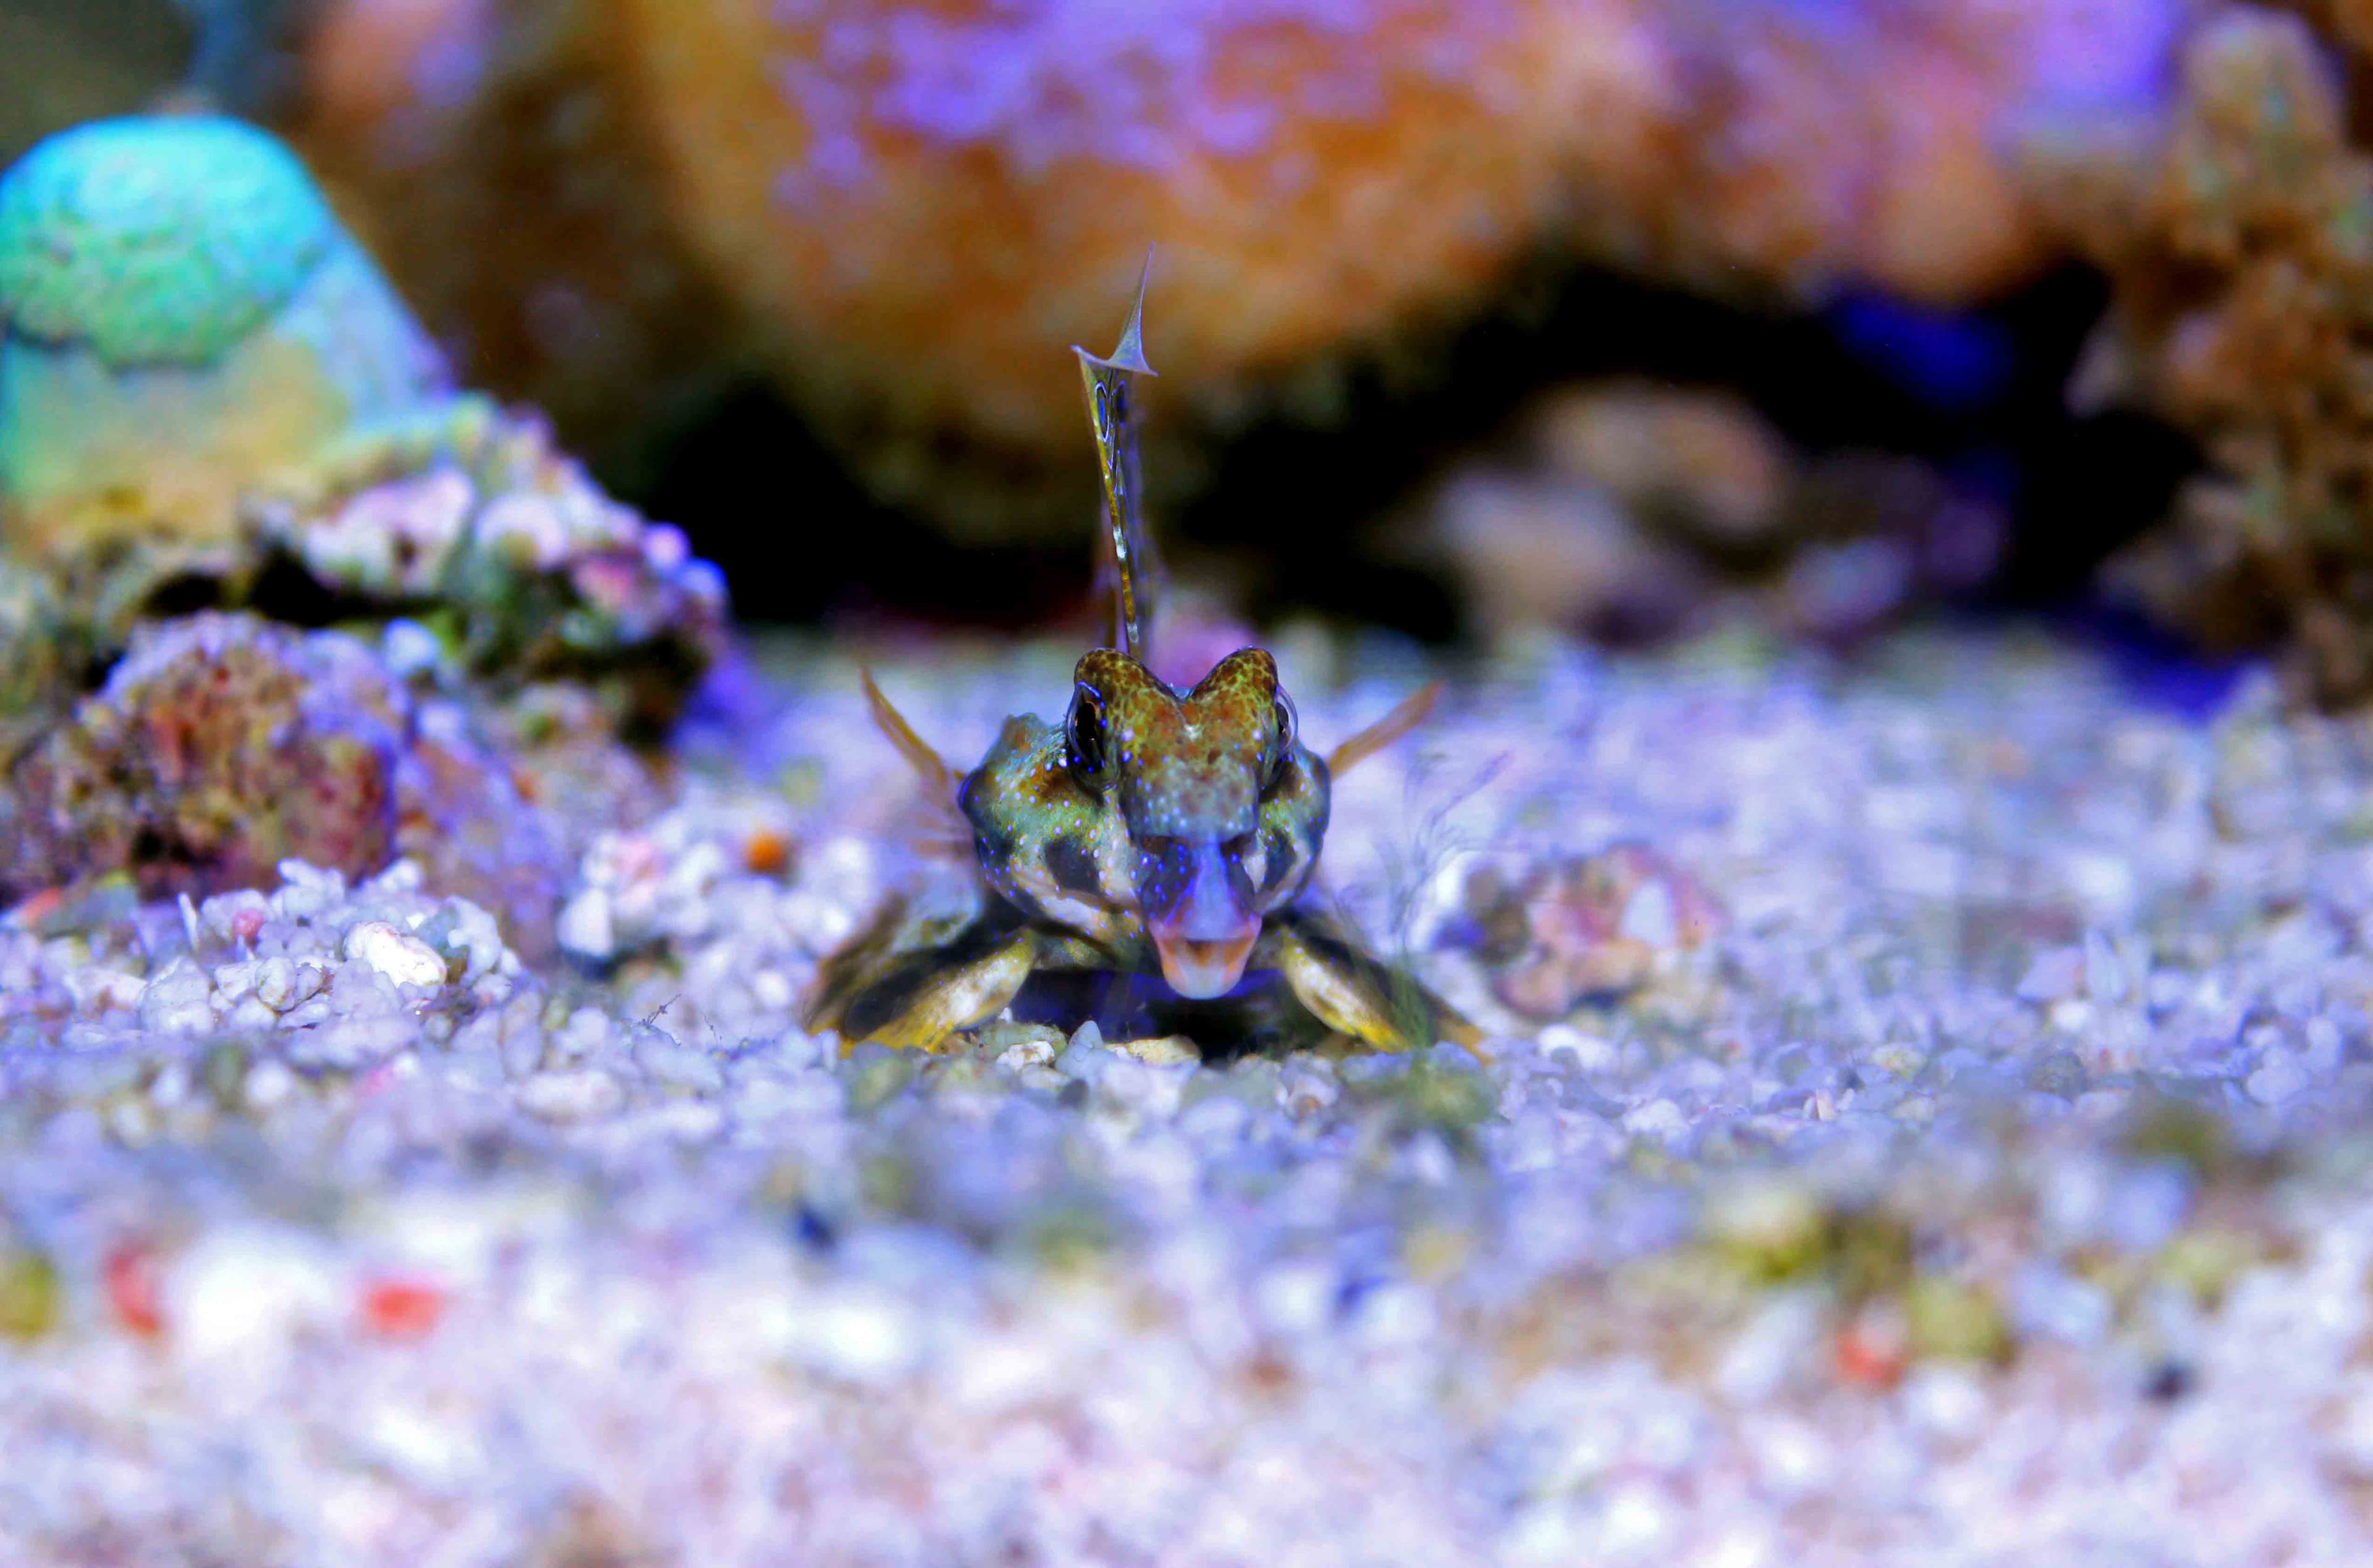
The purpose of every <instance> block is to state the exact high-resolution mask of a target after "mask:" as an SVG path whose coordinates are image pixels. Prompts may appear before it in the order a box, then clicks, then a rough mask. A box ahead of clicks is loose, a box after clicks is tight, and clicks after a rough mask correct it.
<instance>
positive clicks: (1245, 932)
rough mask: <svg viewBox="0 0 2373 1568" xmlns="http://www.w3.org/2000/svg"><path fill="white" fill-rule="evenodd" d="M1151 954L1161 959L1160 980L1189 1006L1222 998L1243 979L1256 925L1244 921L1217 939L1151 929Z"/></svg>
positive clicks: (1251, 921)
mask: <svg viewBox="0 0 2373 1568" xmlns="http://www.w3.org/2000/svg"><path fill="white" fill-rule="evenodd" d="M1152 935H1153V950H1154V951H1155V952H1156V953H1157V954H1159V955H1161V958H1162V978H1163V981H1166V982H1168V984H1169V986H1170V989H1171V990H1173V991H1175V992H1176V993H1178V994H1179V995H1181V996H1183V997H1185V998H1186V1000H1188V1001H1189V1002H1208V1001H1210V1000H1211V998H1213V997H1215V996H1225V995H1226V994H1227V993H1229V992H1231V991H1233V990H1234V989H1235V985H1236V981H1240V980H1242V979H1244V978H1245V963H1246V962H1247V961H1248V960H1250V958H1252V956H1253V944H1254V943H1255V942H1256V941H1257V940H1259V938H1260V922H1259V921H1258V920H1257V919H1254V920H1248V921H1246V922H1245V923H1244V925H1243V926H1242V927H1241V928H1240V929H1238V930H1234V931H1231V932H1229V933H1227V934H1226V935H1221V936H1208V935H1206V936H1189V935H1186V933H1185V932H1184V931H1181V930H1178V929H1176V928H1175V927H1172V928H1170V929H1166V930H1165V929H1164V928H1163V927H1162V926H1160V925H1156V926H1154V927H1153V928H1152Z"/></svg>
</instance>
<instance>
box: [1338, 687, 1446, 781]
mask: <svg viewBox="0 0 2373 1568" xmlns="http://www.w3.org/2000/svg"><path fill="white" fill-rule="evenodd" d="M1440 701H1442V682H1441V681H1439V680H1429V681H1427V682H1426V683H1425V684H1424V685H1423V686H1422V687H1420V688H1419V689H1418V690H1417V691H1414V692H1412V693H1411V694H1409V696H1407V697H1404V698H1402V699H1401V700H1400V702H1399V703H1396V704H1395V705H1394V707H1393V711H1392V712H1391V713H1388V714H1385V716H1384V717H1383V718H1380V719H1378V720H1377V721H1376V722H1375V723H1374V724H1372V725H1370V726H1368V727H1367V728H1365V729H1363V730H1362V731H1360V732H1359V733H1358V734H1357V735H1354V736H1351V737H1350V738H1347V739H1346V740H1344V741H1343V743H1342V744H1341V745H1339V746H1338V747H1336V748H1335V749H1334V750H1332V751H1330V752H1328V753H1327V772H1328V774H1329V775H1331V776H1333V777H1335V778H1338V779H1339V778H1341V777H1342V776H1343V775H1344V774H1345V773H1346V772H1350V770H1351V769H1352V768H1354V767H1356V766H1357V765H1358V764H1360V763H1361V762H1363V761H1367V760H1368V759H1369V758H1371V757H1373V756H1374V755H1375V754H1376V753H1377V752H1379V751H1382V750H1383V749H1385V747H1387V746H1390V745H1391V744H1392V743H1393V742H1394V741H1396V740H1398V739H1399V738H1401V737H1402V736H1404V735H1407V734H1408V733H1409V731H1410V730H1413V729H1415V728H1416V727H1417V726H1420V725H1421V724H1423V723H1424V722H1425V721H1426V716H1427V715H1428V714H1432V712H1433V705H1434V704H1435V703H1439V702H1440Z"/></svg>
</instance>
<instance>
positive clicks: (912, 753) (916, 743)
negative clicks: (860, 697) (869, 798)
mask: <svg viewBox="0 0 2373 1568" xmlns="http://www.w3.org/2000/svg"><path fill="white" fill-rule="evenodd" d="M857 679H859V681H861V682H862V683H863V684H864V687H865V706H866V708H867V710H868V711H869V712H871V714H872V715H873V727H874V728H876V729H878V730H880V731H881V732H882V736H883V739H885V740H887V741H889V742H890V744H891V746H892V747H893V748H894V749H896V751H897V753H898V755H899V756H901V757H903V758H905V759H906V765H907V766H908V767H910V768H912V769H914V770H915V776H916V777H917V778H918V779H920V780H922V781H923V788H924V791H925V792H926V793H927V794H929V796H930V798H931V804H932V805H934V806H936V807H939V808H940V809H941V811H942V812H944V813H945V814H946V816H947V818H948V819H949V821H951V822H953V823H954V824H955V825H957V826H958V827H961V828H964V842H966V843H967V844H969V843H970V842H972V832H971V830H970V828H969V827H965V826H964V814H963V813H962V812H960V811H958V810H957V809H956V772H955V770H954V769H953V768H951V767H949V766H948V763H947V759H946V758H944V757H942V756H941V755H940V754H939V753H938V752H937V751H935V750H933V749H931V744H930V742H929V741H927V740H925V739H924V738H922V737H921V736H919V735H917V734H916V733H915V726H913V725H910V724H908V723H907V722H906V714H902V713H900V712H899V711H898V710H897V709H896V708H894V707H893V706H891V703H890V699H889V698H887V697H885V696H883V694H882V688H881V687H879V686H876V685H875V684H874V683H873V672H872V671H871V670H870V669H868V668H865V667H863V666H862V665H860V666H859V667H858V670H857Z"/></svg>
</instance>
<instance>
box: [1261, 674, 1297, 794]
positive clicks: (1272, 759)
mask: <svg viewBox="0 0 2373 1568" xmlns="http://www.w3.org/2000/svg"><path fill="white" fill-rule="evenodd" d="M1294 735H1295V724H1294V717H1293V699H1292V698H1291V697H1289V696H1287V695H1286V694H1285V693H1284V692H1282V691H1280V692H1279V693H1278V694H1277V741H1276V744H1275V745H1274V746H1273V747H1271V748H1270V750H1269V759H1268V780H1267V783H1268V784H1276V783H1277V781H1278V780H1279V779H1280V778H1282V777H1284V776H1285V760H1286V758H1288V757H1290V756H1292V754H1293V739H1294Z"/></svg>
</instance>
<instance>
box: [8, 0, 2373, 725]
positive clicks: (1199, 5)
mask: <svg viewBox="0 0 2373 1568" xmlns="http://www.w3.org/2000/svg"><path fill="white" fill-rule="evenodd" d="M0 42H5V45H6V47H5V48H0V161H6V160H13V159H14V158H15V157H17V156H18V155H19V154H21V153H22V152H23V151H24V150H25V149H26V148H28V147H29V145H31V144H32V143H33V142H34V141H35V140H36V139H37V138H38V137H40V136H41V135H42V134H46V133H48V132H51V131H54V130H57V129H59V128H61V127H64V126H66V125H69V124H72V123H75V122H79V121H82V120H87V119H89V118H92V117H95V116H99V115H105V114H111V113H121V112H124V111H127V110H134V109H138V108H142V107H150V108H154V107H159V106H163V107H183V108H213V109H219V110H230V111H234V112H237V113H240V114H241V115H245V116H248V117H250V118H251V119H254V120H256V121H258V122H262V123H263V124H265V125H267V126H269V127H271V128H272V129H274V130H275V131H277V132H279V133H280V134H283V135H285V136H286V137H287V138H288V139H289V141H290V143H291V145H293V146H294V147H295V148H296V150H297V151H298V154H299V155H300V156H301V157H303V159H304V160H305V161H306V163H307V165H308V166H309V167H310V169H311V171H312V172H313V174H314V175H315V176H316V177H317V178H318V179H319V180H321V184H322V187H323V188H324V190H325V191H326V192H327V195H328V199H329V201H330V203H331V204H332V205H333V207H334V209H335V211H336V214H337V215H338V218H339V219H340V220H342V223H343V225H344V232H350V233H351V234H352V235H353V237H354V238H355V239H356V240H357V241H358V242H359V245H360V248H361V250H362V252H364V253H366V254H367V255H368V257H369V258H372V259H374V260H375V261H376V263H377V265H378V266H379V267H381V268H383V269H384V270H385V274H386V276H387V278H388V279H389V280H390V282H391V283H392V286H393V288H394V289H395V291H396V292H397V293H398V294H399V295H401V296H402V297H403V299H404V300H405V301H406V302H407V303H408V304H409V306H410V307H411V308H412V309H413V310H414V311H415V312H416V313H417V315H418V317H419V319H420V320H421V322H422V323H423V325H424V330H425V331H426V333H427V337H428V339H429V340H431V341H432V342H433V344H434V347H435V350H436V352H437V354H439V355H441V357H442V360H443V362H444V363H445V364H446V365H448V366H450V373H451V377H452V380H453V382H454V383H455V384H458V385H461V386H466V387H473V388H480V389H485V391H487V392H489V393H491V394H493V395H494V396H495V397H497V398H499V399H501V400H503V401H506V402H513V403H517V404H520V405H524V406H527V407H532V408H533V409H536V410H538V411H541V412H542V413H543V414H544V415H545V416H548V418H549V419H550V420H551V422H552V423H553V424H554V426H555V432H556V436H555V439H556V441H557V444H558V446H559V447H561V448H563V449H566V450H569V451H572V452H575V453H578V454H580V455H582V456H583V457H584V458H585V459H587V461H588V462H589V463H590V466H591V470H592V472H593V474H594V475H596V476H597V477H598V478H599V479H600V480H601V481H602V483H603V484H604V485H606V486H607V488H608V489H609V490H610V491H611V492H613V493H614V494H618V495H619V496H621V497H622V498H623V499H625V501H627V502H629V503H631V504H633V505H637V506H638V507H640V508H641V509H642V510H644V511H646V512H648V513H649V514H651V515H653V516H656V517H665V518H667V519H668V520H669V521H671V522H672V523H675V524H679V525H681V526H682V527H683V528H684V529H685V530H686V532H687V533H688V534H689V535H690V540H691V544H692V547H693V549H694V550H695V551H696V552H697V553H698V554H700V555H703V556H707V557H708V558H711V559H714V560H715V561H716V562H717V563H719V565H720V566H721V567H722V568H723V569H724V571H725V573H726V575H727V577H728V578H729V579H730V580H731V582H732V584H733V587H734V590H735V596H736V604H737V610H739V611H740V612H741V613H742V615H744V616H745V617H748V618H754V619H760V620H813V619H816V618H819V617H824V618H831V619H833V620H835V621H836V623H842V624H850V623H854V624H871V625H877V626H878V625H881V624H883V623H888V624H893V625H895V624H907V623H914V622H924V623H946V622H950V621H954V622H964V623H974V624H988V625H999V626H1023V625H1031V624H1043V623H1045V622H1046V621H1047V620H1048V618H1050V617H1059V616H1061V615H1063V614H1066V613H1070V612H1074V611H1076V610H1077V609H1078V608H1079V606H1080V605H1081V602H1082V599H1083V596H1084V593H1085V589H1086V585H1087V566H1086V560H1087V555H1086V551H1085V539H1086V522H1087V519H1088V517H1090V516H1091V509H1090V507H1089V505H1088V497H1089V491H1088V487H1089V485H1090V484H1091V483H1092V481H1093V464H1092V463H1091V462H1090V461H1089V460H1088V459H1087V455H1086V449H1085V445H1084V436H1083V435H1082V432H1081V429H1080V421H1079V417H1078V410H1077V407H1076V402H1077V396H1078V394H1077V391H1076V389H1075V387H1074V384H1073V381H1072V378H1071V375H1070V367H1069V366H1068V364H1067V363H1066V361H1065V358H1064V355H1063V354H1062V350H1063V349H1064V348H1065V347H1066V346H1067V345H1069V344H1070V343H1082V342H1084V343H1097V342H1101V341H1103V340H1104V338H1105V337H1106V336H1108V335H1109V333H1110V331H1111V330H1112V324H1113V322H1114V321H1115V320H1116V319H1117V316H1118V314H1119V312H1120V309H1121V308H1122V306H1123V304H1124V302H1125V300H1126V298H1127V295H1128V288H1129V286H1130V285H1131V284H1132V282H1133V281H1134V277H1135V273H1136V270H1137V267H1138V265H1139V261H1140V258H1141V256H1142V253H1143V249H1144V246H1145V245H1146V244H1147V243H1148V242H1149V241H1151V242H1153V243H1155V244H1156V245H1157V246H1158V247H1159V262H1158V265H1157V267H1156V270H1155V273H1154V279H1153V285H1152V292H1151V301H1150V304H1149V308H1148V319H1149V322H1150V330H1149V343H1150V349H1151V356H1152V358H1153V360H1154V363H1155V364H1156V366H1158V367H1159V368H1160V369H1161V370H1162V372H1163V377H1162V379H1161V381H1160V382H1159V383H1157V384H1156V386H1155V388H1154V390H1153V395H1152V397H1151V404H1150V407H1151V417H1152V418H1153V420H1154V422H1155V428H1154V431H1153V433H1152V434H1153V447H1152V449H1151V453H1150V454H1149V468H1150V470H1151V475H1152V477H1153V480H1154V482H1155V485H1156V488H1157V498H1158V505H1159V506H1160V509H1161V516H1162V518H1163V525H1162V526H1163V532H1164V533H1165V534H1166V535H1167V536H1168V537H1169V538H1170V539H1171V540H1173V541H1174V545H1173V549H1174V553H1175V555H1176V556H1177V558H1178V559H1179V561H1180V563H1181V564H1182V567H1183V569H1184V571H1185V573H1186V575H1187V576H1188V577H1189V578H1190V579H1192V580H1196V581H1198V582H1199V583H1200V584H1201V585H1203V586H1204V587H1207V588H1209V589H1210V590H1211V591H1212V592H1214V593H1216V594H1218V595H1219V596H1221V597H1222V598H1223V599H1227V600H1232V601H1233V608H1234V609H1235V610H1238V611H1239V612H1241V613H1244V614H1246V615H1250V616H1252V617H1255V618H1257V619H1274V618H1276V617H1277V616H1279V615H1280V614H1286V613H1300V612H1316V613H1320V614H1327V615H1341V616H1346V617H1353V618H1359V619H1363V620H1379V621H1385V622H1387V623H1392V624H1397V625H1398V626H1400V627H1402V628H1403V629H1405V630H1408V631H1410V632H1413V633H1418V634H1420V635H1422V636H1426V637H1430V638H1438V639H1446V638H1451V637H1455V636H1459V635H1462V634H1466V635H1485V636H1490V635H1498V634H1500V633H1503V632H1504V631H1506V630H1507V629H1509V628H1510V627H1512V626H1518V625H1524V624H1540V623H1547V624H1554V625H1559V626H1563V627H1568V628H1573V629H1579V630H1583V631H1585V632H1588V633H1593V634H1596V635H1599V636H1602V637H1606V638H1609V639H1614V640H1619V641H1620V640H1636V639H1641V638H1652V637H1661V636H1666V635H1671V634H1674V633H1683V632H1690V631H1697V630H1702V629H1704V628H1705V627H1707V626H1709V625H1713V624H1717V623H1721V622H1724V621H1730V620H1734V619H1736V618H1738V617H1742V616H1743V617H1746V618H1748V620H1750V621H1755V622H1757V623H1759V624H1762V625H1766V626H1769V627H1771V628H1773V629H1775V630H1778V631H1780V632H1782V633H1786V634H1790V635H1799V636H1810V637H1814V638H1817V639H1820V640H1823V641H1829V642H1851V641H1852V640H1853V639H1855V638H1857V637H1859V636H1860V635H1862V634H1863V633H1865V632H1866V631H1868V630H1870V629H1872V628H1873V627H1875V626H1876V625H1878V624H1880V623H1883V622H1884V621H1887V620H1888V619H1890V618H1892V617H1894V616H1896V615H1898V614H1899V613H1900V612H1901V611H1902V610H1905V609H1907V608H1909V607H1911V606H1914V605H1920V604H1925V603H1934V602H1936V601H1938V600H1950V601H1978V602H2011V603H2023V604H2029V605H2034V604H2049V605H2060V604H2064V603H2067V602H2071V601H2072V600H2074V601H2081V602H2083V603H2086V604H2088V605H2090V606H2092V607H2094V610H2095V611H2096V612H2098V611H2100V610H2107V611H2108V612H2109V613H2110V614H2112V615H2113V616H2130V615H2133V614H2135V613H2136V612H2139V614H2140V615H2141V616H2142V617H2144V618H2145V619H2146V621H2148V623H2150V624H2151V625H2154V626H2156V627H2157V628H2161V629H2164V630H2165V631H2168V632H2171V633H2176V634H2178V635H2180V636H2181V637H2183V638H2185V639H2187V640H2189V641H2191V642H2192V644H2193V645H2197V646H2202V647H2206V648H2210V649H2215V650H2224V649H2232V648H2261V647H2262V648H2272V649H2277V650H2280V651H2281V655H2282V658H2283V668H2284V669H2285V673H2286V675H2287V677H2288V679H2289V680H2290V682H2291V687H2292V690H2293V691H2295V692H2296V693H2297V694H2299V695H2301V696H2303V697H2313V698H2316V699H2319V700H2322V701H2326V702H2345V701H2349V700H2352V699H2355V698H2358V697H2361V696H2363V695H2365V694H2367V692H2368V691H2373V489H2369V488H2368V479H2369V478H2373V429H2368V421H2373V357H2368V350H2367V347H2366V345H2367V343H2368V342H2373V333H2368V328H2373V163H2368V161H2367V154H2366V150H2365V146H2366V142H2367V135H2368V124H2373V122H2368V121H2367V116H2366V114H2365V112H2364V103H2363V95H2362V94H2361V92H2358V91H2357V90H2356V87H2357V83H2358V80H2359V78H2360V77H2361V75H2362V74H2363V70H2364V66H2365V64H2366V63H2367V60H2368V59H2373V53H2368V51H2373V13H2368V12H2367V9H2366V8H2365V7H2362V6H2355V5H2352V4H2349V3H2347V0H2325V3H2302V4H2297V5H2292V6H2247V5H2228V4H2219V3H2206V0H1993V3H1989V4H1982V5H1980V4H1972V3H1968V0H1889V3H1884V4H1882V3H1880V0H1835V3H1830V4H1821V5H1806V4H1803V3H1802V0H1682V3H1679V4H1652V3H1650V0H1464V3H1456V0H1356V3H1352V4H1341V3H1328V4H1320V3H1318V0H1145V3H1144V4H1141V5H1139V6H1131V7H1078V6H1059V5H1053V4H1032V5H989V4H986V3H983V0H932V3H929V4H925V3H921V0H800V3H797V4H782V3H776V0H9V3H8V4H7V5H6V6H0ZM19 542H20V543H21V540H20V541H19Z"/></svg>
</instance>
